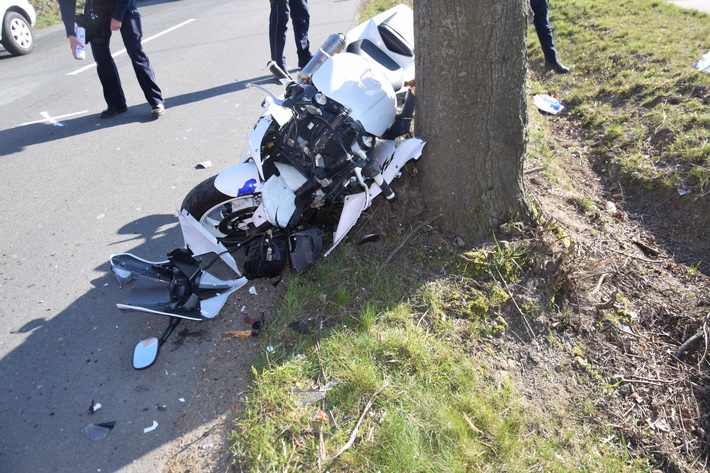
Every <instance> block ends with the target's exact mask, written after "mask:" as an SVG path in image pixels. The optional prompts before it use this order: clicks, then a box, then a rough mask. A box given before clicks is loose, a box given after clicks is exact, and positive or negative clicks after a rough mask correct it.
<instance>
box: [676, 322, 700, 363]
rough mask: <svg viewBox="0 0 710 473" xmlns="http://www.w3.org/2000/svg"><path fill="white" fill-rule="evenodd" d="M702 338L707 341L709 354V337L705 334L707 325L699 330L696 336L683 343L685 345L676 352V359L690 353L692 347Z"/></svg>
mask: <svg viewBox="0 0 710 473" xmlns="http://www.w3.org/2000/svg"><path fill="white" fill-rule="evenodd" d="M701 337H702V338H704V339H705V350H706V352H707V344H708V340H707V336H706V333H705V324H703V327H702V328H701V329H700V330H698V331H697V332H696V333H695V335H693V336H692V337H690V338H689V339H687V340H686V341H685V342H683V344H682V345H681V346H680V348H678V350H677V351H676V352H675V357H676V358H680V357H681V356H682V355H683V353H685V352H686V351H688V350H689V349H690V347H692V346H693V345H694V344H695V343H696V342H697V341H698V340H700V338H701ZM703 357H705V355H703Z"/></svg>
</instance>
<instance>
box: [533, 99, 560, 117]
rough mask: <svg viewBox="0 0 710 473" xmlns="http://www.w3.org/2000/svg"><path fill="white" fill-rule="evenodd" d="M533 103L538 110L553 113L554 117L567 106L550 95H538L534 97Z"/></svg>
mask: <svg viewBox="0 0 710 473" xmlns="http://www.w3.org/2000/svg"><path fill="white" fill-rule="evenodd" d="M533 103H534V104H535V106H536V107H537V108H539V109H540V110H542V111H543V112H547V113H551V114H553V115H557V114H558V113H559V112H560V110H562V109H563V108H565V106H564V105H562V102H560V101H559V100H557V99H556V98H554V97H550V96H549V95H544V94H543V95H541V94H538V95H536V96H534V97H533Z"/></svg>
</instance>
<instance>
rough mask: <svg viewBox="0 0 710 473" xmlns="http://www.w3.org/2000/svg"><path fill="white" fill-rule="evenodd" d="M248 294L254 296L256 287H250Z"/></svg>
mask: <svg viewBox="0 0 710 473" xmlns="http://www.w3.org/2000/svg"><path fill="white" fill-rule="evenodd" d="M249 294H253V295H256V287H254V286H252V287H250V288H249Z"/></svg>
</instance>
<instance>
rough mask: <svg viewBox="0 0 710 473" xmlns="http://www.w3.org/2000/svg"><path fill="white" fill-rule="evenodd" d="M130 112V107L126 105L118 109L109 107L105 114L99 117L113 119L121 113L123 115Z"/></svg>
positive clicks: (102, 113)
mask: <svg viewBox="0 0 710 473" xmlns="http://www.w3.org/2000/svg"><path fill="white" fill-rule="evenodd" d="M127 110H128V106H127V105H126V104H125V103H124V104H123V105H119V106H118V107H109V108H107V109H106V110H104V111H103V112H101V115H99V116H100V117H101V118H111V117H115V116H116V115H118V114H119V113H123V112H125V111H127Z"/></svg>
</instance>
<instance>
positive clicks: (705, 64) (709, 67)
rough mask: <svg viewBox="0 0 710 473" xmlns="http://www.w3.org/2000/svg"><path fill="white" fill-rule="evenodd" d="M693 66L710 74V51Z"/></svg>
mask: <svg viewBox="0 0 710 473" xmlns="http://www.w3.org/2000/svg"><path fill="white" fill-rule="evenodd" d="M693 67H694V68H696V69H697V70H699V71H700V72H705V73H708V74H710V51H708V52H707V53H705V55H704V56H703V57H702V59H700V61H698V62H696V63H694V64H693Z"/></svg>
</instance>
